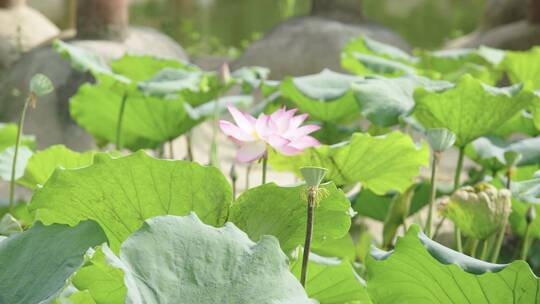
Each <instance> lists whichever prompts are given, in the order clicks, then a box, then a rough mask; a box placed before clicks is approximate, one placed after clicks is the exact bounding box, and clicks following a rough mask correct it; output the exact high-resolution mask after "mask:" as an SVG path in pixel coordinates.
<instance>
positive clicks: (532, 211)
mask: <svg viewBox="0 0 540 304" xmlns="http://www.w3.org/2000/svg"><path fill="white" fill-rule="evenodd" d="M534 219H536V208H535V207H534V206H532V205H531V206H529V209H527V214H526V215H525V220H526V221H527V225H528V224H530V223H532V222H534Z"/></svg>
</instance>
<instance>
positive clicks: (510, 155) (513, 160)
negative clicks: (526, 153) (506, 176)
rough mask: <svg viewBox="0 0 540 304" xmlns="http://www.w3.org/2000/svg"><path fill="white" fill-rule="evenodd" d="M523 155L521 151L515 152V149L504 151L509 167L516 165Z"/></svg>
mask: <svg viewBox="0 0 540 304" xmlns="http://www.w3.org/2000/svg"><path fill="white" fill-rule="evenodd" d="M521 157H522V155H521V153H519V152H515V151H506V152H504V161H505V162H506V166H508V167H515V166H516V165H517V164H518V163H519V161H520V160H521Z"/></svg>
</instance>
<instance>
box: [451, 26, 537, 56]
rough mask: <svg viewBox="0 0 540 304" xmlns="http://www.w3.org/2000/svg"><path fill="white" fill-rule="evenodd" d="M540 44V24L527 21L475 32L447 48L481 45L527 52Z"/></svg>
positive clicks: (452, 42) (455, 41)
mask: <svg viewBox="0 0 540 304" xmlns="http://www.w3.org/2000/svg"><path fill="white" fill-rule="evenodd" d="M538 44H540V24H531V23H529V22H527V20H522V21H517V22H512V23H508V24H505V25H501V26H498V27H495V28H493V29H490V30H487V31H484V32H480V31H477V32H473V33H471V34H468V35H466V36H462V37H460V38H458V39H455V40H452V41H450V42H449V43H447V44H446V46H445V47H446V48H474V47H479V46H481V45H485V46H490V47H494V48H500V49H508V50H527V49H529V48H531V47H533V46H536V45H538Z"/></svg>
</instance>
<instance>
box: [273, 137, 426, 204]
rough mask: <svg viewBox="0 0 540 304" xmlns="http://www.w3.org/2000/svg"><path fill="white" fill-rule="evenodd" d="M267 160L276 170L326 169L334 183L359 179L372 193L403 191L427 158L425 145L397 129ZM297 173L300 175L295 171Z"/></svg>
mask: <svg viewBox="0 0 540 304" xmlns="http://www.w3.org/2000/svg"><path fill="white" fill-rule="evenodd" d="M269 162H270V164H271V165H272V168H273V169H275V170H279V171H292V172H294V173H296V174H298V175H299V170H300V168H301V167H308V166H316V167H323V168H326V169H328V173H327V175H326V178H327V179H329V180H331V181H333V182H334V183H336V184H337V185H349V184H355V183H358V182H360V183H362V185H363V187H365V188H368V189H370V190H372V191H373V192H375V193H376V194H381V195H382V194H385V193H387V192H388V191H391V190H396V191H398V192H403V191H405V190H406V189H407V188H408V187H409V186H410V185H411V184H412V183H413V179H414V177H416V176H418V174H419V171H420V167H422V166H427V165H428V162H429V149H428V147H427V145H423V146H422V147H417V146H416V144H415V143H414V142H413V141H412V139H411V137H409V136H408V135H405V134H403V133H401V132H399V131H395V132H392V133H389V134H386V135H383V136H375V137H373V136H371V135H369V134H363V133H355V134H354V135H353V136H352V138H351V140H350V141H348V142H343V143H340V144H336V145H332V146H325V145H323V146H319V147H316V148H310V149H307V150H305V151H304V152H303V153H302V154H299V155H295V156H283V155H280V154H277V153H271V154H270V157H269ZM299 176H300V175H299Z"/></svg>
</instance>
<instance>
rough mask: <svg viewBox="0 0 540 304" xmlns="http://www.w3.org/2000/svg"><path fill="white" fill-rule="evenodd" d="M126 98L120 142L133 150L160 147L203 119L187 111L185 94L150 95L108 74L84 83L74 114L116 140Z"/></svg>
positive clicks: (103, 137)
mask: <svg viewBox="0 0 540 304" xmlns="http://www.w3.org/2000/svg"><path fill="white" fill-rule="evenodd" d="M123 98H126V102H125V109H124V113H123V116H122V126H121V132H120V138H121V140H120V144H121V146H122V147H125V148H128V149H131V150H133V151H134V150H138V149H144V148H151V149H153V148H156V147H158V146H160V145H161V144H163V143H165V142H167V141H169V140H172V139H174V138H176V137H178V136H180V135H181V134H183V133H185V132H187V131H188V130H190V129H191V128H192V127H193V126H195V125H196V124H197V123H198V122H199V121H194V120H192V119H191V118H190V117H189V115H187V113H186V110H185V108H184V103H185V102H184V100H183V99H182V98H179V97H176V98H173V99H166V98H158V97H153V96H146V95H145V94H143V93H142V92H140V91H139V90H138V89H137V88H135V87H134V86H133V85H124V84H121V83H119V82H116V81H114V79H112V78H110V77H105V76H102V77H100V78H99V80H98V83H97V84H84V85H83V86H81V87H80V88H79V91H78V92H77V94H75V96H73V97H72V99H71V103H70V112H71V116H72V117H73V119H74V120H75V121H76V122H77V123H78V124H79V125H80V126H81V127H83V128H84V129H85V130H86V131H88V132H89V133H90V134H92V135H93V136H94V137H95V138H96V139H98V140H99V141H102V142H111V143H116V133H117V126H118V118H119V113H120V108H121V104H122V100H123Z"/></svg>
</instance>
